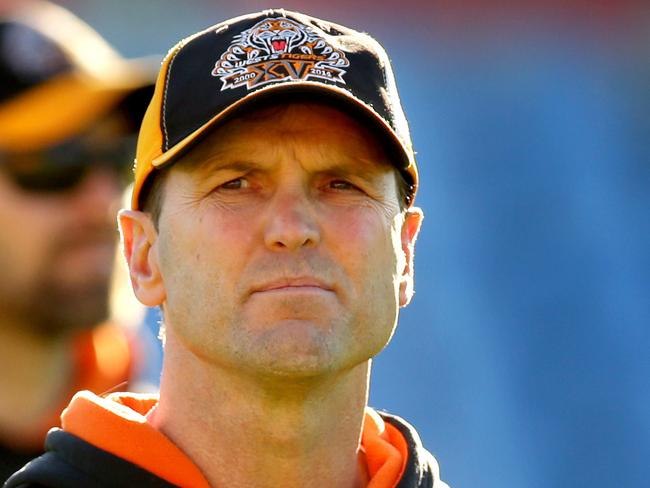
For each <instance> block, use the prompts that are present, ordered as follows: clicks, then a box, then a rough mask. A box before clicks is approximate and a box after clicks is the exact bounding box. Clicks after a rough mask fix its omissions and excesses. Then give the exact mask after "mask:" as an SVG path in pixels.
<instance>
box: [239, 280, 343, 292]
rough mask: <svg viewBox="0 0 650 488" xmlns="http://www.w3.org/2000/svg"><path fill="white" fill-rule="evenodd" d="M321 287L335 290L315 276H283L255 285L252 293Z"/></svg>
mask: <svg viewBox="0 0 650 488" xmlns="http://www.w3.org/2000/svg"><path fill="white" fill-rule="evenodd" d="M317 289H321V290H324V291H333V288H332V287H331V286H330V285H328V284H327V283H325V282H323V281H322V280H319V279H318V278H314V277H295V278H281V279H277V280H272V281H268V282H265V283H261V284H260V285H257V286H255V287H253V290H252V293H263V292H272V291H301V290H304V291H308V290H317Z"/></svg>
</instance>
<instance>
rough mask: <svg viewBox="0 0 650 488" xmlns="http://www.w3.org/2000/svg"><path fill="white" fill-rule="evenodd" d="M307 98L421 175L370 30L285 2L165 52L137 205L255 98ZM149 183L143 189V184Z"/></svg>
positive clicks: (143, 134) (413, 177) (139, 171)
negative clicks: (354, 121) (341, 114)
mask: <svg viewBox="0 0 650 488" xmlns="http://www.w3.org/2000/svg"><path fill="white" fill-rule="evenodd" d="M294 96H295V97H298V96H300V97H307V98H309V99H314V100H319V101H320V100H322V101H324V102H326V103H332V104H336V105H338V106H339V107H342V108H343V109H344V110H345V111H347V112H348V113H350V114H352V115H354V116H357V117H359V118H361V119H363V121H364V122H366V123H367V125H368V127H370V128H371V129H374V130H376V131H377V134H379V135H380V137H381V138H382V139H383V140H385V141H386V145H387V147H388V148H389V150H390V154H391V156H392V157H391V160H392V161H393V162H394V164H395V166H396V167H397V168H398V169H399V170H400V172H401V173H402V174H403V176H404V178H405V179H406V181H407V183H408V184H409V185H410V189H411V192H410V195H409V205H410V204H411V203H412V202H413V196H414V195H415V191H416V189H417V183H418V174H417V168H416V162H415V154H414V152H413V148H412V143H411V137H410V133H409V128H408V123H407V120H406V117H405V115H404V111H403V109H402V106H401V103H400V99H399V95H398V92H397V86H396V83H395V78H394V75H393V72H392V68H391V65H390V60H389V58H388V55H387V54H386V52H385V50H384V49H383V47H382V46H381V45H380V44H379V43H378V42H377V41H375V40H374V39H373V38H372V37H370V36H369V35H367V34H365V33H361V32H357V31H355V30H352V29H349V28H347V27H344V26H341V25H337V24H334V23H332V22H328V21H325V20H321V19H317V18H315V17H311V16H308V15H305V14H302V13H298V12H290V11H287V10H284V9H270V10H264V11H261V12H257V13H253V14H249V15H243V16H240V17H236V18H234V19H230V20H227V21H225V22H222V23H220V24H217V25H214V26H212V27H210V28H208V29H205V30H203V31H201V32H198V33H196V34H194V35H192V36H190V37H187V38H185V39H183V40H182V41H180V42H179V43H178V44H176V46H174V47H173V48H172V49H171V50H170V51H169V53H168V54H167V56H166V57H165V59H164V61H163V63H162V68H161V70H160V72H159V74H158V79H157V81H156V87H155V91H154V96H153V99H152V100H151V103H150V104H149V108H148V109H147V112H146V114H145V116H144V119H143V122H142V126H141V128H140V134H139V137H138V147H137V155H136V161H135V183H134V187H133V193H132V201H131V207H132V208H133V209H139V208H140V206H141V203H142V202H141V193H144V192H143V188H144V187H145V184H146V183H147V182H148V181H149V179H150V177H151V176H152V174H153V173H154V172H155V171H156V169H159V168H162V167H164V166H166V165H169V164H171V163H173V162H175V161H177V160H178V158H179V156H181V155H182V154H183V153H184V152H185V151H187V150H188V149H189V148H190V147H192V145H194V144H196V143H197V142H198V141H200V139H201V137H203V136H204V135H205V134H206V133H207V132H208V130H209V129H211V128H214V127H215V126H216V125H218V124H220V123H223V122H224V121H226V120H229V119H230V118H232V117H234V116H236V115H237V114H239V113H241V111H242V110H249V109H250V108H251V107H252V106H253V105H254V104H258V103H260V102H262V101H264V102H269V101H271V102H275V101H278V102H279V103H281V102H282V101H284V100H287V99H288V100H291V99H292V97H294ZM145 191H146V190H145Z"/></svg>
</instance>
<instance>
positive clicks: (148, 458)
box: [61, 391, 209, 488]
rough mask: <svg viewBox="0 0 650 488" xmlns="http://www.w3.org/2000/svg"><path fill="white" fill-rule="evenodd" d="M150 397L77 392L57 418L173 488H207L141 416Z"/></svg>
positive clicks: (154, 400) (190, 465) (182, 456)
mask: <svg viewBox="0 0 650 488" xmlns="http://www.w3.org/2000/svg"><path fill="white" fill-rule="evenodd" d="M157 402H158V398H157V396H154V395H135V394H132V393H129V394H112V395H109V396H108V397H107V398H101V397H98V396H96V395H93V394H92V393H90V392H87V391H82V392H79V393H77V394H76V395H75V396H74V398H73V399H72V401H71V402H70V406H69V407H68V408H67V409H65V411H64V412H63V414H62V415H61V421H62V425H63V429H64V430H65V431H66V432H69V433H71V434H73V435H76V436H77V437H79V438H81V439H83V440H85V441H86V442H89V443H91V444H93V445H95V446H97V447H99V448H101V449H103V450H105V451H107V452H110V453H111V454H113V455H115V456H118V457H120V458H122V459H125V460H126V461H128V462H130V463H132V464H135V465H137V466H140V467H141V468H143V469H146V470H147V471H150V472H151V473H153V474H155V475H156V476H158V477H159V478H162V479H164V480H166V481H168V482H170V483H173V484H175V485H179V486H183V487H187V488H209V484H208V482H207V481H206V480H205V478H204V477H203V474H202V473H201V472H200V471H199V469H198V468H197V467H196V465H194V463H193V462H192V461H190V459H189V458H188V457H187V456H186V455H185V454H184V453H183V452H182V451H181V450H180V449H179V448H178V447H177V446H176V445H175V444H174V443H172V441H170V440H169V439H168V438H167V437H165V435H164V434H163V433H161V432H159V431H158V430H156V429H155V428H154V427H152V426H151V425H150V424H149V423H147V419H146V417H145V415H146V414H147V413H148V412H149V411H150V410H151V409H152V408H153V407H154V406H155V405H156V403H157Z"/></svg>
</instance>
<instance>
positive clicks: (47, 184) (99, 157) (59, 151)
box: [0, 137, 135, 193]
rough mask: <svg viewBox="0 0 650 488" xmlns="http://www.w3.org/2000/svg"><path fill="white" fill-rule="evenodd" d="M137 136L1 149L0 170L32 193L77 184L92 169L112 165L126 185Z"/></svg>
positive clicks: (122, 182) (65, 189)
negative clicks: (29, 149) (7, 151)
mask: <svg viewBox="0 0 650 488" xmlns="http://www.w3.org/2000/svg"><path fill="white" fill-rule="evenodd" d="M134 147H135V137H123V138H119V139H117V140H115V141H113V142H111V143H110V144H102V145H97V144H89V143H88V142H87V141H84V140H83V139H74V140H70V141H66V142H64V143H62V144H59V145H57V146H53V147H50V148H48V149H46V150H42V151H35V152H29V153H20V154H13V153H12V154H3V153H0V171H2V173H3V174H4V175H5V176H7V177H8V178H9V179H10V180H11V181H12V182H13V183H14V184H15V185H16V186H17V187H18V188H20V189H21V190H23V191H26V192H33V193H59V192H65V191H68V190H72V189H73V188H75V187H76V186H77V185H78V184H79V183H80V182H81V181H83V179H84V178H85V177H86V175H88V174H89V173H90V172H91V171H93V170H95V169H96V168H99V167H103V168H107V169H110V170H111V171H113V172H114V174H115V175H116V176H117V177H118V180H119V182H120V184H122V185H123V186H124V187H126V185H128V184H129V183H130V182H131V181H132V178H133V176H132V172H131V168H132V164H133V152H134Z"/></svg>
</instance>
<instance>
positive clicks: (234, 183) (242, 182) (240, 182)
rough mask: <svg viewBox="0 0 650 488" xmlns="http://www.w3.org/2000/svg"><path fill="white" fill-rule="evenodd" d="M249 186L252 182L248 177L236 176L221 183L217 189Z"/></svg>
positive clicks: (239, 188)
mask: <svg viewBox="0 0 650 488" xmlns="http://www.w3.org/2000/svg"><path fill="white" fill-rule="evenodd" d="M249 187H250V183H249V182H248V180H247V179H246V178H235V179H234V180H230V181H227V182H225V183H223V184H221V185H219V186H218V187H217V190H244V189H246V188H249Z"/></svg>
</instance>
